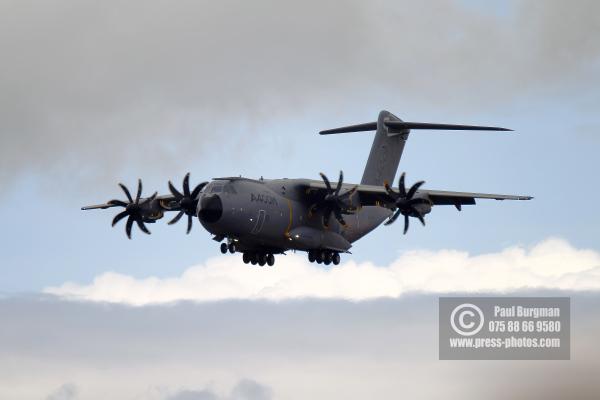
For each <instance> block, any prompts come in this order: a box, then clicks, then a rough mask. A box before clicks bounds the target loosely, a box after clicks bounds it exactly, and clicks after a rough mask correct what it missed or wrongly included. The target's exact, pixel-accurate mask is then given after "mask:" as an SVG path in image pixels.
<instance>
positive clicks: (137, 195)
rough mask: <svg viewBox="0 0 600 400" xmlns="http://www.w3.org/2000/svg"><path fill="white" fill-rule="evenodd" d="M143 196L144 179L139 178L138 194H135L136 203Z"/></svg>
mask: <svg viewBox="0 0 600 400" xmlns="http://www.w3.org/2000/svg"><path fill="white" fill-rule="evenodd" d="M141 197H142V180H141V179H138V189H137V194H136V195H135V202H136V204H137V203H139V202H140V198H141Z"/></svg>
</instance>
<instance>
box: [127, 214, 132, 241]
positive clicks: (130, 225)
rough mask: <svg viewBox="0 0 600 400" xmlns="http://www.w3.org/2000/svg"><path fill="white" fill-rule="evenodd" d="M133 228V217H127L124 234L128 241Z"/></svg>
mask: <svg viewBox="0 0 600 400" xmlns="http://www.w3.org/2000/svg"><path fill="white" fill-rule="evenodd" d="M132 227H133V216H131V215H130V216H129V218H127V224H125V233H126V234H127V237H128V238H129V239H131V228H132Z"/></svg>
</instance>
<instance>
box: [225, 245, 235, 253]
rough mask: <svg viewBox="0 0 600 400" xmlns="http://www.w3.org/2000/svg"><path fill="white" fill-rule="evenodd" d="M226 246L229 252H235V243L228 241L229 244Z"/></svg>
mask: <svg viewBox="0 0 600 400" xmlns="http://www.w3.org/2000/svg"><path fill="white" fill-rule="evenodd" d="M227 248H228V249H229V252H230V253H231V254H233V253H235V244H233V243H229V246H227Z"/></svg>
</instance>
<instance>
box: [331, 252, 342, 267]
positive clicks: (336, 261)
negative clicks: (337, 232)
mask: <svg viewBox="0 0 600 400" xmlns="http://www.w3.org/2000/svg"><path fill="white" fill-rule="evenodd" d="M331 261H333V265H338V264H339V263H340V253H334V254H333V257H332V259H331Z"/></svg>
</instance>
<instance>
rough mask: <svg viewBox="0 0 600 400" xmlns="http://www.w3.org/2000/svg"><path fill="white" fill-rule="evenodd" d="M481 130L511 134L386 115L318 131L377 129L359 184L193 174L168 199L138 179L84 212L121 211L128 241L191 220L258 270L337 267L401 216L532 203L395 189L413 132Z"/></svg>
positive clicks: (418, 187) (224, 249) (412, 188)
mask: <svg viewBox="0 0 600 400" xmlns="http://www.w3.org/2000/svg"><path fill="white" fill-rule="evenodd" d="M420 129H435V130H479V131H509V130H510V129H505V128H498V127H488V126H470V125H449V124H432V123H420V122H404V121H402V120H401V119H399V118H398V117H396V116H394V115H393V114H391V113H389V112H387V111H382V112H381V113H380V114H379V118H378V120H377V122H370V123H366V124H360V125H352V126H347V127H343V128H337V129H330V130H325V131H321V132H320V134H321V135H329V134H336V133H344V132H359V131H376V133H375V139H374V141H373V145H372V147H371V153H370V154H369V159H368V161H367V165H366V167H365V170H364V174H363V177H362V180H361V182H360V184H348V183H344V177H343V173H342V172H340V174H339V178H338V180H337V183H335V184H333V185H332V184H331V182H330V180H329V179H328V178H327V177H326V176H325V175H324V174H323V173H321V174H320V175H321V178H322V180H311V179H286V178H283V179H263V178H262V177H261V178H260V179H250V178H242V177H225V178H214V179H213V180H212V181H211V182H202V183H200V184H199V185H197V186H196V187H195V188H194V189H193V190H191V187H190V183H189V178H190V174H189V173H188V174H187V175H186V176H185V178H184V179H183V190H181V191H180V190H178V189H177V188H176V187H175V186H174V185H173V184H172V183H171V182H169V191H170V194H166V195H161V196H159V195H158V193H154V194H153V195H151V196H150V197H142V182H141V180H138V186H137V193H136V196H135V197H133V196H132V195H131V193H130V192H129V190H128V189H127V187H126V186H125V185H123V184H122V183H120V184H119V186H120V187H121V189H122V190H123V192H124V193H125V195H126V196H127V200H110V201H108V202H107V203H105V204H100V205H94V206H87V207H83V208H82V209H83V210H90V209H98V208H101V209H105V208H109V207H122V208H124V210H123V211H121V212H120V213H119V214H117V215H116V216H115V217H114V219H113V220H112V225H113V226H115V224H117V223H118V222H119V221H120V220H122V219H124V218H127V222H126V223H125V232H126V233H127V237H129V238H130V239H131V230H132V228H133V224H134V223H135V224H137V226H138V227H139V229H140V230H141V231H142V232H144V233H147V234H150V231H149V230H148V228H147V227H146V225H145V224H146V223H154V222H156V221H157V220H159V219H161V218H162V217H163V216H164V214H165V212H168V211H172V212H176V213H177V214H176V215H175V217H174V218H173V219H172V220H171V221H170V222H169V225H171V224H174V223H176V222H177V221H179V220H180V219H181V218H182V217H183V216H184V215H185V216H187V233H190V230H191V228H192V221H193V218H194V217H198V219H199V220H200V223H201V224H202V226H204V228H206V230H208V231H209V232H210V233H211V234H213V235H214V237H213V238H214V240H216V241H217V242H222V243H221V252H222V253H224V254H225V253H227V252H228V251H229V252H230V253H236V252H239V253H242V254H243V261H244V263H246V264H248V263H251V264H253V265H256V264H259V265H261V266H263V265H265V264H268V265H273V264H274V263H275V257H274V255H275V254H284V253H285V252H286V251H288V250H293V251H296V250H299V251H305V252H307V253H308V259H309V260H310V262H317V263H319V264H321V263H323V264H326V265H329V264H331V263H333V264H335V265H337V264H339V262H340V253H349V249H350V247H352V244H351V243H353V242H355V241H357V240H358V239H360V238H361V237H363V236H365V235H366V234H368V233H369V232H371V231H372V230H373V229H375V228H377V227H378V226H379V225H380V224H381V223H382V222H384V221H386V220H387V221H386V222H385V225H390V224H392V223H393V222H394V221H396V219H397V218H398V217H399V216H400V215H402V216H403V217H404V233H405V234H406V232H407V230H408V226H409V220H410V218H417V219H418V220H419V221H420V222H421V223H422V224H423V225H425V219H424V216H425V215H426V214H428V213H429V212H430V211H431V208H432V207H433V206H438V205H452V206H455V207H456V208H457V209H458V210H459V211H460V210H461V208H462V206H463V205H468V204H475V199H495V200H530V199H532V197H531V196H514V195H500V194H485V193H467V192H449V191H441V190H430V189H422V188H421V186H422V185H423V183H424V182H423V181H419V182H417V183H415V184H413V185H412V186H410V187H407V186H406V182H405V174H404V173H402V174H401V175H400V179H399V181H398V185H397V188H396V189H394V188H392V185H393V181H394V177H395V175H396V171H397V169H398V164H399V162H400V157H401V155H402V150H403V149H404V144H405V143H406V140H407V139H408V136H409V134H410V132H411V131H412V130H420Z"/></svg>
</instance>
